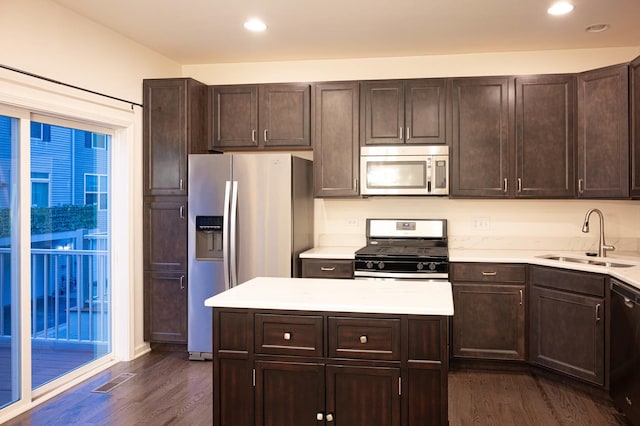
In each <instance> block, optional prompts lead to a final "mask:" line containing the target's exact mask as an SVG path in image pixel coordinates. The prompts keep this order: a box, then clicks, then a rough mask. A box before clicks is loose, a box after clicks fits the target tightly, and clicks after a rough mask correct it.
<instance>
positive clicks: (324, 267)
mask: <svg viewBox="0 0 640 426" xmlns="http://www.w3.org/2000/svg"><path fill="white" fill-rule="evenodd" d="M320 270H321V271H323V272H332V271H335V270H336V267H335V266H321V267H320Z"/></svg>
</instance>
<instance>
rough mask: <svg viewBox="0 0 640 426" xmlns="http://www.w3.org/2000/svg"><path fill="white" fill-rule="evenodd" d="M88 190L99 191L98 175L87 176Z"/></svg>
mask: <svg viewBox="0 0 640 426" xmlns="http://www.w3.org/2000/svg"><path fill="white" fill-rule="evenodd" d="M86 185H87V186H86V191H91V192H97V191H98V176H96V175H87V176H86Z"/></svg>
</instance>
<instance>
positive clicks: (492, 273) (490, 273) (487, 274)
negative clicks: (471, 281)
mask: <svg viewBox="0 0 640 426" xmlns="http://www.w3.org/2000/svg"><path fill="white" fill-rule="evenodd" d="M496 275H498V273H497V272H495V271H493V272H483V273H482V276H483V277H495V276H496Z"/></svg>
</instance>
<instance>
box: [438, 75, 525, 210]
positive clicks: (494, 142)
mask: <svg viewBox="0 0 640 426" xmlns="http://www.w3.org/2000/svg"><path fill="white" fill-rule="evenodd" d="M512 82H513V79H512V78H510V77H477V78H476V77H473V78H459V79H454V80H453V81H452V86H451V110H452V114H451V122H452V132H451V188H450V193H451V196H452V197H482V198H485V197H486V198H507V197H509V195H510V194H512V193H513V192H512V186H513V185H510V182H509V175H510V158H512V154H511V150H512V147H513V143H512V140H513V138H512V136H511V135H512V133H513V130H512V127H513V125H512V122H513V119H512V114H511V113H510V111H512V108H511V107H510V104H512V102H513V101H512V99H513V96H512V95H511V94H510V93H511V92H512V91H513V89H512V86H513V83H512Z"/></svg>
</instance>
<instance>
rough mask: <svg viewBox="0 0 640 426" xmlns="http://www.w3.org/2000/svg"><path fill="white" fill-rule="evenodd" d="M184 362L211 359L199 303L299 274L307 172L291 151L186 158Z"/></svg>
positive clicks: (309, 217)
mask: <svg viewBox="0 0 640 426" xmlns="http://www.w3.org/2000/svg"><path fill="white" fill-rule="evenodd" d="M188 212H189V222H188V263H189V268H188V275H187V278H188V288H187V291H188V293H187V294H188V344H187V349H188V351H189V359H192V360H205V359H211V354H212V309H211V308H207V307H205V306H204V301H205V299H207V298H209V297H211V296H213V295H215V294H218V293H220V292H222V291H225V290H227V289H229V288H231V287H234V286H236V285H241V284H242V283H243V282H245V281H248V280H250V279H251V278H254V277H257V276H266V277H297V276H299V271H300V261H299V259H298V255H299V254H300V252H302V251H304V250H307V249H309V248H311V247H312V246H313V173H312V163H311V161H309V160H306V159H303V158H300V157H297V156H295V155H292V154H289V153H286V154H285V153H276V154H270V153H269V154H262V153H260V154H256V153H251V154H249V153H246V154H245V153H239V154H192V155H189V204H188Z"/></svg>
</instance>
